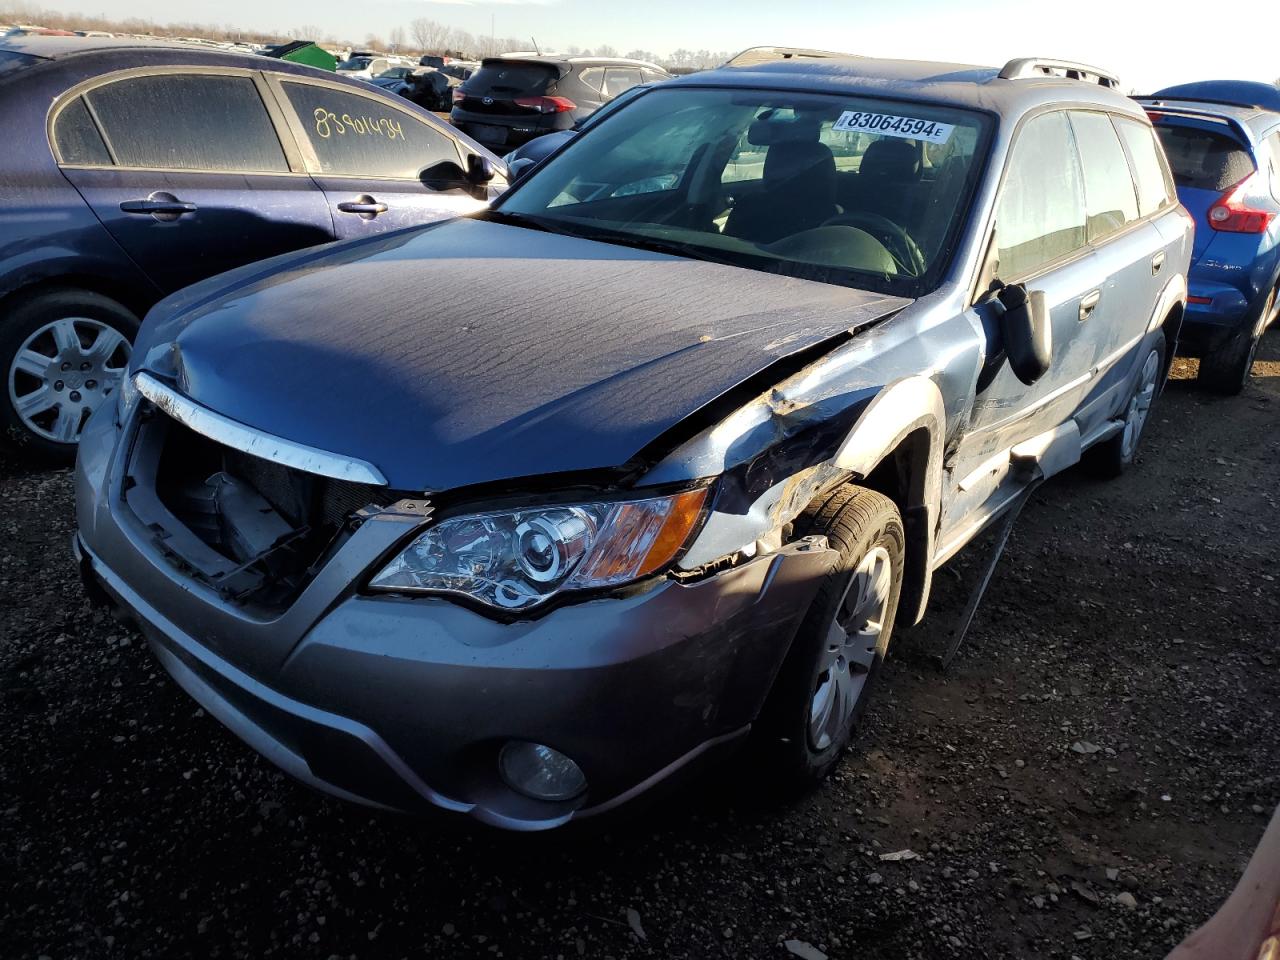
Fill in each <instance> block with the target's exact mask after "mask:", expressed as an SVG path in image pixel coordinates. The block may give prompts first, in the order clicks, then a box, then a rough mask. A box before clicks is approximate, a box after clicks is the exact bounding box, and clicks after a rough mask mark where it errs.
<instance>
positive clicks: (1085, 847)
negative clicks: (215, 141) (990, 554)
mask: <svg viewBox="0 0 1280 960" xmlns="http://www.w3.org/2000/svg"><path fill="white" fill-rule="evenodd" d="M1262 357H1263V359H1262V360H1261V361H1260V362H1259V364H1258V366H1257V367H1255V371H1254V372H1255V378H1254V381H1253V384H1252V385H1251V386H1250V388H1249V389H1248V390H1247V392H1246V393H1245V395H1244V396H1242V397H1240V398H1236V399H1229V400H1222V399H1216V398H1212V397H1209V396H1207V395H1205V394H1202V393H1199V392H1197V391H1196V390H1195V389H1193V388H1192V387H1191V385H1190V384H1189V383H1188V382H1187V381H1186V379H1185V377H1186V376H1187V372H1188V367H1187V365H1186V364H1185V363H1180V364H1179V371H1178V372H1179V375H1180V376H1181V377H1182V378H1183V379H1182V380H1180V381H1178V382H1175V383H1174V384H1172V385H1171V387H1170V389H1169V390H1168V392H1167V393H1166V394H1165V396H1164V398H1163V400H1162V401H1161V403H1160V404H1159V405H1158V407H1157V408H1156V411H1155V414H1154V421H1153V423H1152V425H1151V428H1150V433H1149V436H1148V437H1147V441H1146V446H1145V455H1144V456H1143V458H1142V461H1141V463H1139V465H1138V466H1137V468H1136V469H1134V470H1133V471H1131V472H1130V473H1129V474H1127V475H1126V476H1125V477H1124V478H1123V479H1122V480H1120V481H1117V482H1115V483H1111V484H1100V483H1097V482H1094V481H1090V480H1088V479H1086V478H1084V477H1081V476H1077V475H1075V474H1072V475H1068V476H1065V477H1063V478H1060V479H1058V480H1055V481H1054V482H1053V483H1051V484H1049V485H1048V486H1046V487H1045V488H1044V489H1042V490H1041V491H1040V492H1039V494H1038V495H1037V497H1036V499H1035V501H1033V503H1032V505H1031V506H1030V507H1029V508H1028V511H1027V513H1026V515H1025V517H1024V519H1023V520H1022V521H1021V523H1020V525H1019V528H1018V529H1017V531H1016V532H1015V534H1014V538H1013V541H1012V543H1011V546H1010V550H1009V553H1008V555H1007V556H1006V558H1005V560H1004V561H1003V564H1002V567H1001V572H1000V576H999V578H998V580H997V582H996V583H995V585H994V587H993V589H992V592H991V595H990V597H989V599H988V602H987V604H986V606H985V607H984V608H983V610H982V611H981V613H980V614H979V619H978V622H977V624H976V626H975V630H974V634H973V636H972V643H971V645H970V646H969V647H968V648H967V651H966V653H965V654H964V655H963V656H962V658H961V660H960V662H959V663H958V664H957V665H956V668H955V669H954V670H953V672H952V674H951V675H949V676H944V675H942V674H940V673H939V672H938V670H937V669H936V668H935V667H934V665H933V664H932V662H931V659H930V656H929V653H930V651H931V650H935V649H937V647H938V644H939V637H940V635H941V634H942V633H943V632H944V631H945V629H946V627H947V625H948V620H947V617H946V616H945V615H944V614H945V613H946V612H947V608H948V606H954V604H955V602H956V598H957V597H958V596H959V592H960V577H968V576H971V575H972V568H971V565H970V566H968V567H966V566H965V565H963V564H962V565H961V568H960V570H959V571H958V575H948V574H945V573H944V574H943V575H941V577H940V585H941V588H942V590H943V594H944V595H943V596H942V597H941V600H942V603H941V605H940V609H939V610H938V611H937V612H935V613H934V614H933V615H932V616H931V617H930V620H929V622H928V623H927V624H926V629H923V630H917V631H915V632H914V633H913V634H912V635H911V636H908V637H904V638H903V639H902V641H901V642H900V644H899V647H898V655H897V656H896V657H895V658H894V659H893V660H892V661H891V663H890V666H889V667H888V669H887V671H886V672H887V681H888V682H887V685H886V687H885V688H884V689H883V690H882V694H883V696H882V697H881V699H880V700H879V702H878V704H877V705H876V707H875V708H874V709H873V711H872V715H871V716H870V717H869V720H868V724H867V726H866V728H865V732H864V734H863V736H862V738H861V741H860V748H861V752H860V753H859V754H858V755H856V756H852V757H850V758H849V759H847V760H846V761H845V763H844V764H843V766H842V767H841V768H840V770H839V773H838V776H837V777H836V779H835V780H834V781H833V782H831V783H830V784H829V785H828V786H827V787H826V788H824V789H823V790H821V791H820V792H819V793H818V794H816V795H815V796H813V797H811V798H810V799H808V800H805V801H803V802H801V803H800V804H798V805H796V806H794V807H791V808H789V809H772V810H768V809H766V810H761V809H756V808H753V807H752V806H750V805H747V804H744V803H743V802H742V797H743V796H744V795H745V791H744V789H743V784H742V783H741V782H739V781H731V780H727V779H724V778H722V782H721V783H720V784H718V785H717V786H716V787H714V788H713V787H712V786H710V785H707V786H704V787H703V788H702V789H700V790H698V791H696V792H694V793H692V794H686V795H685V796H683V797H682V798H681V799H680V802H677V803H674V804H668V805H667V807H666V808H664V809H662V810H660V811H656V812H654V813H651V814H650V815H649V816H648V817H647V818H646V819H643V820H641V821H639V822H631V823H626V824H618V825H616V826H615V827H613V828H612V830H611V832H609V833H607V834H603V835H598V834H589V835H588V834H572V833H569V834H561V835H556V836H549V837H536V838H525V837H513V836H509V835H498V834H493V833H488V832H481V831H478V830H472V829H471V828H469V827H467V826H465V825H461V824H457V823H454V822H452V821H443V820H435V819H433V820H430V821H426V822H415V821H411V820H408V819H405V818H401V817H395V816H383V815H371V814H370V813H368V812H366V811H363V810H361V809H358V808H354V807H350V806H345V805H343V804H341V803H338V802H336V801H331V800H328V799H325V798H323V797H320V796H318V795H316V794H313V793H311V792H310V791H308V790H306V789H305V788H303V787H300V786H297V785H295V784H294V783H293V782H292V781H289V780H287V779H286V778H285V777H283V776H282V775H281V774H278V773H277V772H275V770H274V769H273V768H272V767H271V766H270V765H268V764H267V763H266V762H265V761H262V760H259V759H258V758H257V757H256V756H255V755H254V754H253V753H251V752H250V751H249V750H248V749H247V748H246V747H243V746H242V745H241V744H240V743H239V742H237V741H236V740H235V739H233V738H232V737H231V735H230V734H228V733H226V732H225V731H223V730H222V729H221V727H219V725H218V724H217V723H216V722H214V721H213V720H212V719H211V718H209V717H208V716H206V715H205V714H204V713H203V712H202V711H201V710H199V709H197V708H196V706H195V705H194V704H193V703H192V702H191V701H190V700H189V699H188V698H187V697H186V695H185V694H183V693H182V692H181V691H180V690H179V689H178V688H177V687H176V686H175V685H174V684H173V683H171V682H170V681H169V680H168V679H167V677H165V676H163V675H162V672H161V671H160V669H159V668H158V667H157V666H156V665H155V664H154V662H153V661H152V659H151V657H150V656H149V654H148V653H147V651H146V649H145V648H144V647H143V645H142V644H141V643H140V642H139V640H138V637H137V636H136V635H135V634H133V633H131V632H129V631H128V630H126V629H124V628H122V627H120V626H119V625H117V624H115V623H114V622H113V621H112V620H111V619H109V618H108V617H106V616H105V615H103V614H101V613H98V612H94V611H91V610H90V608H89V607H88V606H87V605H86V603H85V601H84V599H83V596H82V593H81V590H80V586H79V584H78V582H77V580H76V575H75V570H74V567H73V565H72V562H71V560H70V557H69V554H68V546H67V545H68V539H69V537H70V535H71V530H72V519H71V517H72V507H71V483H70V478H69V475H68V474H67V473H66V472H53V473H50V472H39V471H32V470H28V469H26V468H23V467H20V466H17V465H13V464H9V465H4V466H0V518H3V519H2V520H0V524H2V529H3V532H4V538H3V542H2V543H0V744H2V745H0V901H2V903H0V955H3V956H4V957H14V958H31V960H36V958H37V957H49V958H65V957H128V958H136V957H137V958H140V957H165V958H174V957H184V956H198V957H233V956H234V957H264V956H285V957H310V956H315V957H320V958H329V957H340V958H347V957H358V958H361V960H365V958H383V957H387V958H399V957H428V956H429V957H449V958H452V957H519V958H526V957H528V958H533V957H538V958H541V957H564V958H568V960H573V958H576V957H579V956H584V957H596V958H603V957H624V956H626V957H631V956H635V957H698V958H711V957H776V958H781V960H789V958H790V956H791V954H789V953H788V951H787V948H786V947H785V946H784V941H787V940H796V941H804V942H805V943H806V944H809V945H811V947H812V948H813V949H815V950H821V951H822V952H824V953H826V954H828V955H829V956H831V957H832V958H843V957H859V958H891V957H892V958H895V960H896V958H906V957H918V958H930V960H937V958H970V957H973V958H979V957H1004V956H1017V957H1062V958H1064V960H1065V958H1069V957H1072V956H1076V957H1080V958H1107V960H1114V958H1125V957H1142V958H1159V957H1163V956H1164V953H1165V952H1166V950H1167V949H1168V948H1169V947H1170V946H1171V945H1172V944H1174V943H1175V942H1176V941H1177V940H1178V939H1179V938H1180V937H1181V936H1182V935H1184V934H1185V933H1186V932H1187V931H1188V930H1189V929H1190V928H1192V927H1193V926H1195V925H1196V924H1198V923H1200V922H1201V921H1203V920H1204V919H1205V918H1206V917H1207V916H1208V915H1209V913H1210V912H1211V911H1212V909H1213V908H1214V907H1215V905H1216V904H1217V903H1218V902H1219V901H1220V900H1221V899H1222V898H1223V897H1224V896H1225V894H1226V893H1227V891H1228V890H1229V889H1230V887H1231V885H1232V884H1233V882H1234V880H1235V878H1236V877H1237V876H1238V874H1239V872H1240V870H1241V869H1242V867H1243V864H1244V862H1245V860H1246V859H1247V856H1248V853H1249V851H1250V850H1251V849H1252V847H1253V845H1254V844H1255V843H1256V842H1257V840H1258V838H1259V837H1260V836H1261V834H1262V830H1263V828H1264V826H1265V824H1266V820H1267V817H1268V815H1269V814H1270V811H1271V810H1272V808H1273V807H1274V805H1275V804H1276V802H1277V800H1280V722H1278V718H1277V715H1276V714H1277V703H1278V700H1277V697H1276V689H1277V685H1276V680H1277V677H1278V675H1280V674H1278V670H1277V662H1278V661H1280V649H1278V646H1280V643H1278V640H1280V630H1278V629H1277V622H1278V621H1280V591H1277V588H1276V581H1275V578H1276V577H1277V576H1280V570H1278V568H1280V564H1277V559H1278V557H1280V552H1278V551H1277V547H1276V543H1277V535H1278V534H1280V510H1278V509H1277V501H1278V498H1280V332H1277V333H1273V334H1271V335H1270V337H1269V340H1268V342H1267V343H1266V344H1265V345H1264V349H1263V354H1262ZM1073 747H1074V749H1073ZM906 848H909V849H911V850H912V851H914V852H915V853H917V854H919V858H918V859H911V860H901V861H882V860H881V859H880V856H881V855H882V854H885V853H890V852H894V851H901V850H903V849H906ZM1118 897H1119V899H1117V898H1118ZM628 911H634V913H633V914H630V915H629V914H628ZM640 930H643V934H640V932H639V931H640ZM793 947H794V949H796V950H800V951H801V954H804V948H803V947H799V946H795V945H794V944H793ZM808 955H809V956H813V957H816V956H818V954H817V953H812V954H808Z"/></svg>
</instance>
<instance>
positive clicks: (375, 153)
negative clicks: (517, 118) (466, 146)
mask: <svg viewBox="0 0 1280 960" xmlns="http://www.w3.org/2000/svg"><path fill="white" fill-rule="evenodd" d="M283 86H284V90H285V93H286V95H287V96H288V98H289V102H290V103H291V104H292V105H293V109H294V110H296V111H297V112H298V117H299V119H300V120H301V121H302V125H303V127H304V128H305V129H306V134H307V139H308V140H309V142H310V143H311V147H312V149H313V150H314V151H315V155H316V161H317V163H318V164H319V172H320V173H331V174H335V175H338V176H351V177H383V178H387V179H394V180H416V179H418V176H419V174H421V173H422V171H424V170H427V169H428V168H430V167H434V166H436V165H437V164H439V163H443V162H445V161H448V162H451V163H454V164H457V163H459V158H458V149H457V147H456V146H455V145H454V142H453V140H452V139H451V138H450V137H449V136H448V135H446V134H444V133H442V132H440V131H439V130H436V129H435V128H434V127H432V126H429V125H428V124H426V123H424V122H423V121H421V120H419V119H418V118H417V117H415V116H413V115H412V114H409V113H406V112H404V111H402V110H398V109H396V108H395V107H393V106H391V105H390V104H388V103H384V102H383V101H381V100H377V99H374V98H373V97H363V96H360V95H359V94H356V93H347V92H346V91H343V90H335V89H334V88H333V87H325V86H320V85H319V84H311V83H295V82H292V81H288V82H285V83H284V84H283Z"/></svg>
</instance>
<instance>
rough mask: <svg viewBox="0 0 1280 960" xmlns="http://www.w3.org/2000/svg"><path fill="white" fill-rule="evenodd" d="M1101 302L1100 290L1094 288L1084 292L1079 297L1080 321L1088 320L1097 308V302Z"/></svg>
mask: <svg viewBox="0 0 1280 960" xmlns="http://www.w3.org/2000/svg"><path fill="white" fill-rule="evenodd" d="M1101 302H1102V291H1101V290H1094V291H1093V292H1092V293H1086V294H1085V295H1084V296H1083V297H1081V298H1080V322H1081V323H1083V322H1084V321H1086V320H1088V319H1089V317H1091V316H1093V311H1095V310H1097V309H1098V304H1099V303H1101Z"/></svg>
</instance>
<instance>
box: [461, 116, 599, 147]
mask: <svg viewBox="0 0 1280 960" xmlns="http://www.w3.org/2000/svg"><path fill="white" fill-rule="evenodd" d="M449 120H450V122H451V123H452V124H453V125H454V126H455V127H457V128H458V129H459V130H461V131H462V132H463V133H465V134H467V136H469V137H471V138H472V139H473V140H476V141H477V142H479V143H482V144H484V145H485V146H486V147H487V146H491V145H492V146H493V147H507V148H514V147H518V146H521V145H522V144H525V143H528V142H529V141H530V140H532V139H534V138H535V137H540V136H542V135H543V134H544V133H553V132H555V131H556V130H571V129H572V128H573V123H574V118H573V114H572V113H570V112H565V113H527V114H520V115H510V114H500V113H479V112H476V111H474V110H465V109H463V108H462V107H454V108H453V110H452V111H451V112H450V114H449ZM498 129H501V130H502V131H504V132H503V133H502V134H500V135H495V133H496V131H497V130H498ZM499 152H502V151H499Z"/></svg>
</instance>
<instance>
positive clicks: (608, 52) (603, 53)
mask: <svg viewBox="0 0 1280 960" xmlns="http://www.w3.org/2000/svg"><path fill="white" fill-rule="evenodd" d="M617 55H618V51H617V50H615V49H614V48H613V47H611V46H609V45H608V44H607V43H606V44H604V45H603V46H600V47H596V56H597V57H616V56H617Z"/></svg>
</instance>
